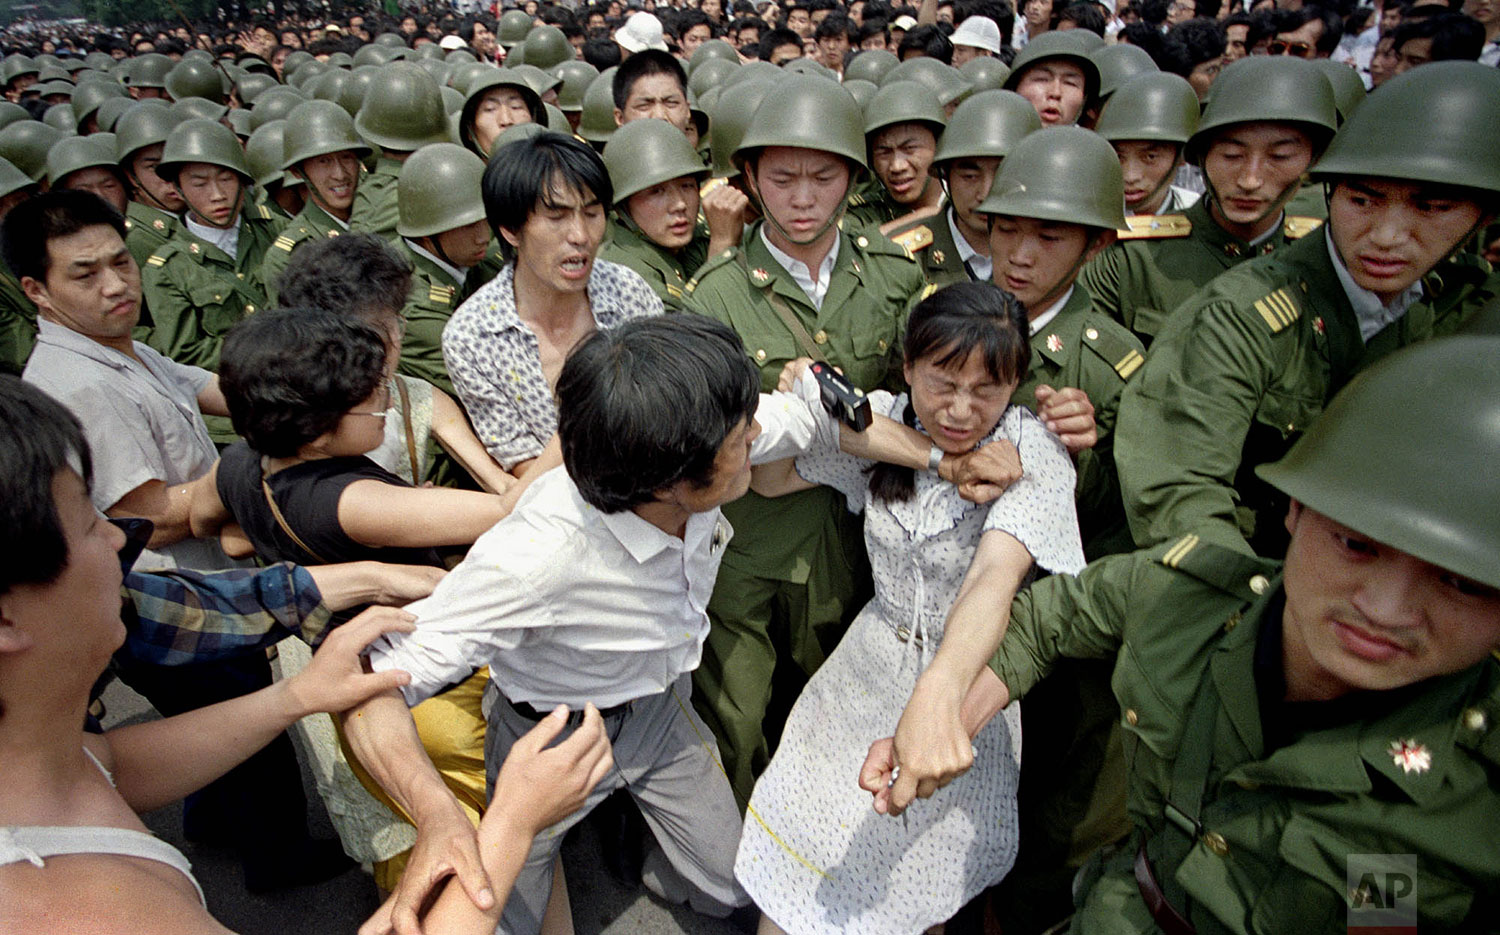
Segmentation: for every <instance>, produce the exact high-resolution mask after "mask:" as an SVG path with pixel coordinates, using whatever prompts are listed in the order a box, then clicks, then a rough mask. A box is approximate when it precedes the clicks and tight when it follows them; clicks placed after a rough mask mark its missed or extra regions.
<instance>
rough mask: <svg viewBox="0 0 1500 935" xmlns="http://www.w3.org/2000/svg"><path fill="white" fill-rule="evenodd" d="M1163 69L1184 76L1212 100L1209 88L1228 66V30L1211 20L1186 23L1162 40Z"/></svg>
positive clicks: (1206, 97)
mask: <svg viewBox="0 0 1500 935" xmlns="http://www.w3.org/2000/svg"><path fill="white" fill-rule="evenodd" d="M1158 62H1159V64H1160V65H1161V70H1162V71H1166V72H1171V73H1172V74H1174V75H1181V76H1182V77H1183V78H1186V79H1187V82H1188V84H1190V85H1192V86H1193V90H1194V91H1196V92H1197V93H1198V100H1200V101H1207V100H1208V89H1209V88H1210V87H1211V86H1212V85H1213V83H1214V79H1215V78H1217V77H1219V71H1220V70H1221V69H1222V68H1223V67H1224V31H1223V30H1222V29H1220V28H1219V24H1218V23H1215V22H1214V21H1213V20H1211V19H1189V20H1183V21H1182V22H1180V23H1178V24H1177V25H1176V26H1173V27H1172V28H1171V29H1169V30H1167V35H1166V38H1164V39H1163V40H1162V46H1161V58H1160V59H1159V60H1158Z"/></svg>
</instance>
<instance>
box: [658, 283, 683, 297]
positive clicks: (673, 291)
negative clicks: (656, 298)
mask: <svg viewBox="0 0 1500 935" xmlns="http://www.w3.org/2000/svg"><path fill="white" fill-rule="evenodd" d="M662 285H663V286H665V287H666V290H667V295H669V296H671V297H672V298H674V299H680V298H682V297H683V291H682V287H681V286H674V285H672V284H671V283H669V282H668V283H662Z"/></svg>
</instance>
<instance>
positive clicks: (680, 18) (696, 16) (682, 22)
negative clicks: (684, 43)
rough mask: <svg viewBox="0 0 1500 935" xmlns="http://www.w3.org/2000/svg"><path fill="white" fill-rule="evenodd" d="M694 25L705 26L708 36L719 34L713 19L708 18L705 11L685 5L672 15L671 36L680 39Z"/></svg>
mask: <svg viewBox="0 0 1500 935" xmlns="http://www.w3.org/2000/svg"><path fill="white" fill-rule="evenodd" d="M695 26H707V27H708V34H709V36H710V37H713V36H717V35H718V34H719V31H718V30H717V29H715V28H714V21H713V20H711V19H709V18H708V14H707V13H704V12H703V11H702V10H698V9H694V8H693V7H687V8H685V9H683V10H680V11H679V12H678V13H677V15H676V16H674V17H672V36H673V37H674V38H676V39H678V40H681V39H682V36H683V34H684V33H686V32H687V31H688V30H689V29H692V28H693V27H695Z"/></svg>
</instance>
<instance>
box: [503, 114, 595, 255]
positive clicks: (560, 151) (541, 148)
mask: <svg viewBox="0 0 1500 935" xmlns="http://www.w3.org/2000/svg"><path fill="white" fill-rule="evenodd" d="M502 152H503V153H504V154H505V155H504V157H503V158H500V154H501V153H502ZM559 189H561V190H563V191H567V190H569V189H573V190H576V191H578V192H580V193H582V194H583V195H585V196H589V195H592V196H593V197H595V198H597V199H598V200H599V203H600V204H602V205H604V206H605V207H608V206H609V205H611V204H613V203H614V188H613V187H612V186H611V185H610V183H609V172H608V171H607V170H606V169H605V168H604V160H603V159H600V158H599V154H598V153H596V152H594V150H593V149H592V148H590V146H589V144H587V143H585V142H583V141H582V140H577V139H574V138H573V137H571V136H565V135H563V134H561V133H556V132H552V131H548V132H546V133H538V134H537V135H536V136H530V137H523V138H522V139H518V140H512V141H511V142H509V143H506V144H505V145H504V146H501V147H498V148H496V150H495V152H493V153H491V154H490V162H489V165H488V166H486V167H485V170H484V177H483V178H482V179H481V180H480V183H479V190H480V195H481V197H482V198H483V199H484V213H485V216H486V217H487V218H488V219H489V222H490V229H491V230H493V231H494V233H495V236H496V237H499V238H500V239H501V240H504V238H503V237H500V231H501V229H502V228H503V229H505V230H508V231H510V232H511V233H515V232H517V231H519V230H520V229H521V228H522V227H525V226H526V219H527V218H529V217H530V216H531V213H532V212H533V211H535V210H536V209H537V205H550V204H551V203H552V196H553V193H554V192H556V191H558V190H559Z"/></svg>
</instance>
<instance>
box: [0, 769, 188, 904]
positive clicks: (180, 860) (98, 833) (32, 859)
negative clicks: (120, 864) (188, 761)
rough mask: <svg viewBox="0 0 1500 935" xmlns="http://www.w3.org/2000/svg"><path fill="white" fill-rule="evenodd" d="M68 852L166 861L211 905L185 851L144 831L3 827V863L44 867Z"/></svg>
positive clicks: (0, 845) (0, 838) (0, 844)
mask: <svg viewBox="0 0 1500 935" xmlns="http://www.w3.org/2000/svg"><path fill="white" fill-rule="evenodd" d="M89 756H90V757H93V754H92V753H91V754H89ZM95 762H96V763H97V762H98V760H95ZM100 769H103V767H102V766H101V767H100ZM68 854H115V855H119V856H121V857H139V858H142V859H144V860H154V861H156V862H158V863H163V864H166V865H167V866H169V867H172V868H174V869H176V870H179V871H181V872H182V875H183V876H185V877H187V878H188V880H189V881H190V882H191V883H192V884H193V889H195V890H197V891H198V900H199V901H200V902H202V903H203V904H204V905H205V906H207V905H208V902H207V900H205V899H204V898H203V887H202V886H200V885H199V884H198V880H197V879H196V878H195V877H194V876H193V865H192V864H191V863H189V862H188V859H187V857H185V856H184V855H183V853H182V851H179V850H178V849H177V848H175V847H173V846H172V845H170V844H168V843H167V842H166V841H163V840H161V839H160V838H158V837H155V836H154V835H151V834H147V833H146V832H144V831H133V830H131V829H129V828H109V827H102V826H97V825H78V826H60V827H45V826H26V825H23V826H18V827H0V866H4V865H6V864H17V863H21V862H22V861H25V862H27V863H30V864H31V865H32V866H35V867H42V866H45V865H46V864H45V860H46V858H48V857H62V856H65V855H68Z"/></svg>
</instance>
